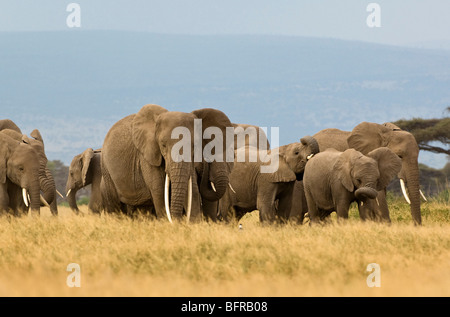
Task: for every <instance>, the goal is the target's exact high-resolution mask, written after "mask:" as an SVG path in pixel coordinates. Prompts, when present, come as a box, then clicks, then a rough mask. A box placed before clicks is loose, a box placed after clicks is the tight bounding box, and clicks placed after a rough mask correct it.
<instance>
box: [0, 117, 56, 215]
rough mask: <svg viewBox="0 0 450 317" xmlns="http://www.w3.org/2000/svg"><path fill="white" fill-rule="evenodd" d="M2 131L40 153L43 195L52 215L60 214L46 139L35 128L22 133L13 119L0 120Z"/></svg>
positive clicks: (40, 176)
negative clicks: (48, 165) (47, 154)
mask: <svg viewBox="0 0 450 317" xmlns="http://www.w3.org/2000/svg"><path fill="white" fill-rule="evenodd" d="M0 131H1V132H2V133H5V134H7V135H8V136H10V137H12V138H13V139H15V140H17V141H20V142H23V143H26V144H28V145H30V146H31V147H33V148H34V149H35V151H36V152H37V154H38V158H39V166H40V168H39V183H40V187H41V191H42V196H43V197H44V199H45V201H46V202H47V203H48V204H49V205H50V211H51V213H52V215H54V216H56V215H57V214H58V205H57V200H56V184H55V180H54V178H53V175H52V173H51V172H50V170H49V169H48V167H47V162H48V159H47V156H46V155H45V148H44V140H43V138H42V136H41V134H40V132H39V130H37V129H35V130H33V131H32V132H31V134H30V136H31V138H29V137H28V136H26V135H24V134H22V132H21V131H20V129H19V128H18V127H17V125H15V124H14V122H12V121H11V120H8V119H5V120H0Z"/></svg>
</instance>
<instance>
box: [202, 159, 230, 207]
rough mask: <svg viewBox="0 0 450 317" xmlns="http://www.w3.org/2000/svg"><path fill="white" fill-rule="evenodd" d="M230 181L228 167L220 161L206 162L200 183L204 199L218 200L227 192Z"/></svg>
mask: <svg viewBox="0 0 450 317" xmlns="http://www.w3.org/2000/svg"><path fill="white" fill-rule="evenodd" d="M224 164H226V163H224ZM229 181H230V180H229V177H228V173H227V168H226V167H222V164H219V163H218V162H214V163H205V164H204V167H203V173H202V181H201V183H200V194H201V196H202V199H206V200H208V201H218V200H219V199H220V198H222V196H223V195H224V194H225V191H226V190H227V188H228V183H229Z"/></svg>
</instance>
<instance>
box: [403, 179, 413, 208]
mask: <svg viewBox="0 0 450 317" xmlns="http://www.w3.org/2000/svg"><path fill="white" fill-rule="evenodd" d="M400 186H401V188H402V193H403V196H404V197H405V199H406V201H407V202H408V204H411V200H409V197H408V193H407V192H406V186H405V181H404V180H403V179H402V178H400Z"/></svg>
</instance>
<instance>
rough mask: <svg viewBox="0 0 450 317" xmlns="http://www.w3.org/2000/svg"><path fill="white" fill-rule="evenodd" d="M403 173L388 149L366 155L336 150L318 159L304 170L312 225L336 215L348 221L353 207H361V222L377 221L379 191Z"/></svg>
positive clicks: (397, 158) (312, 160) (324, 152)
mask: <svg viewBox="0 0 450 317" xmlns="http://www.w3.org/2000/svg"><path fill="white" fill-rule="evenodd" d="M400 169H401V160H400V158H399V157H398V156H397V155H395V154H394V152H392V151H391V150H389V149H388V148H386V147H380V148H377V149H375V150H373V151H371V152H369V153H368V154H367V156H366V155H363V154H362V153H361V152H359V151H356V150H355V149H347V150H345V151H344V152H340V151H337V150H335V149H333V148H328V149H327V150H325V151H323V152H320V153H319V154H317V155H315V156H314V157H313V158H312V159H311V160H310V161H309V162H308V165H307V167H306V169H305V173H304V178H303V185H304V188H305V194H306V200H307V203H308V211H309V216H310V219H311V223H314V222H319V220H323V218H325V217H327V216H328V215H329V214H330V213H331V212H333V211H336V213H337V215H338V220H340V219H346V218H348V210H349V207H350V203H352V202H354V201H356V202H357V203H358V208H359V214H360V217H361V219H362V220H367V219H371V218H373V217H375V216H376V215H375V213H374V211H373V210H372V209H371V208H373V207H374V206H375V205H376V204H375V203H373V201H374V200H375V199H376V197H377V195H378V191H380V190H382V189H383V188H385V187H386V186H387V185H388V184H389V182H390V181H391V180H392V179H393V178H394V177H395V175H396V174H397V173H398V172H399V171H400Z"/></svg>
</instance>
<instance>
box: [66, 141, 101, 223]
mask: <svg viewBox="0 0 450 317" xmlns="http://www.w3.org/2000/svg"><path fill="white" fill-rule="evenodd" d="M101 154H102V153H101V149H100V150H95V151H94V150H93V149H91V148H89V149H87V150H85V151H84V152H83V153H80V154H78V155H76V156H75V157H74V158H73V160H72V162H71V163H70V168H69V176H68V178H67V183H66V197H67V201H68V202H69V206H70V208H71V209H72V210H73V211H74V212H75V213H76V214H78V213H79V212H80V210H79V209H78V206H77V202H76V198H75V196H76V194H77V191H79V190H80V189H81V188H83V187H86V186H88V185H91V184H92V186H91V197H90V199H89V210H91V211H92V212H94V213H100V211H101V209H102V208H103V207H102V206H103V205H102V195H101V192H100V182H101V180H102V171H101V168H100V161H101Z"/></svg>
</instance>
